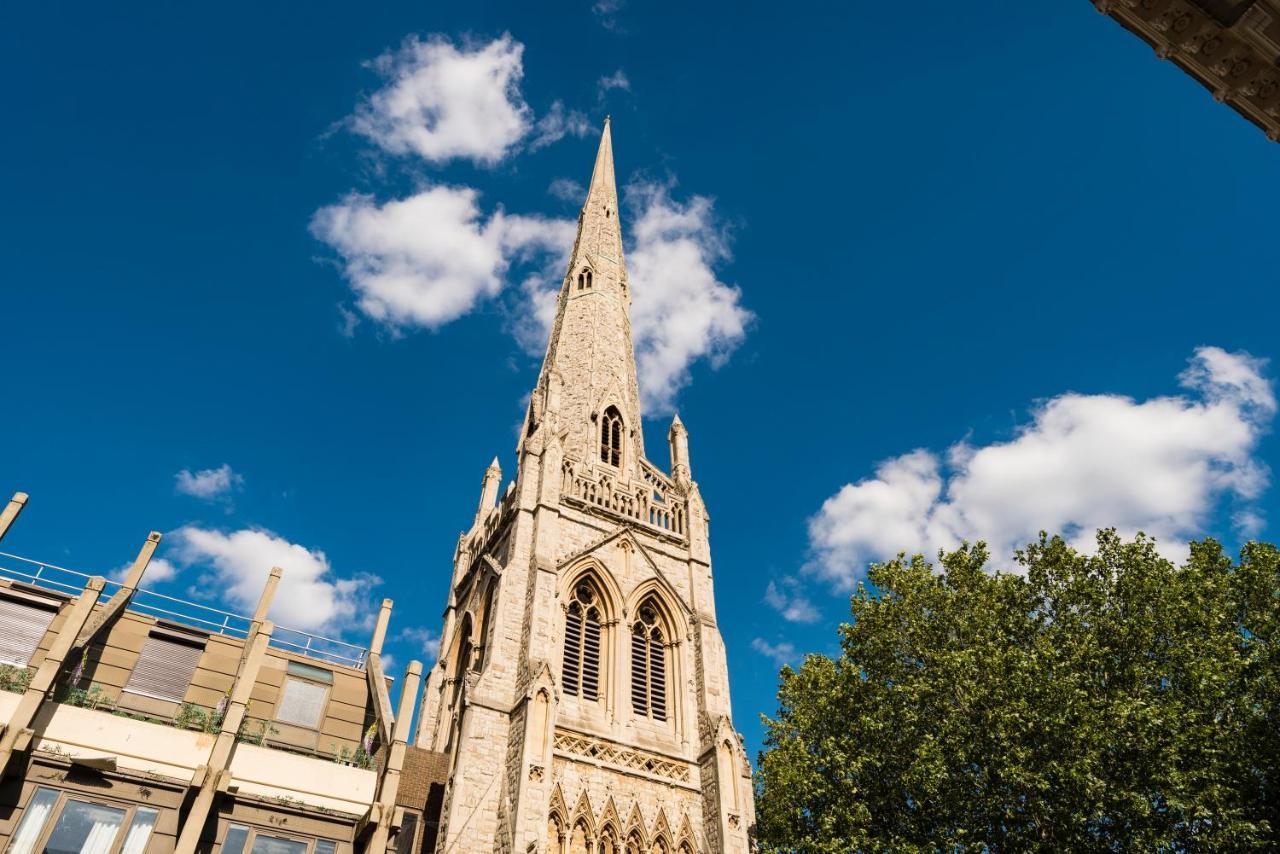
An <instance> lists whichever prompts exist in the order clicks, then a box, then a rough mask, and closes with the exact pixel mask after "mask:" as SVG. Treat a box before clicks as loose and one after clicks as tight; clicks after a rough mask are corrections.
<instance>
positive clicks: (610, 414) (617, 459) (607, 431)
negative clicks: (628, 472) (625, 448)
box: [600, 406, 622, 467]
mask: <svg viewBox="0 0 1280 854" xmlns="http://www.w3.org/2000/svg"><path fill="white" fill-rule="evenodd" d="M600 461H601V462H603V463H608V464H609V465H611V466H614V467H620V466H621V465H622V413H621V412H619V411H618V407H616V406H610V407H609V408H608V409H606V410H605V411H604V417H603V418H601V419H600Z"/></svg>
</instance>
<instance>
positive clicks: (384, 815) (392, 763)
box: [364, 600, 422, 854]
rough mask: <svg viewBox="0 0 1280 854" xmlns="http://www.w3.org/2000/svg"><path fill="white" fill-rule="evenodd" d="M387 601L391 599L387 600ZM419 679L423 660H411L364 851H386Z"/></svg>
mask: <svg viewBox="0 0 1280 854" xmlns="http://www.w3.org/2000/svg"><path fill="white" fill-rule="evenodd" d="M388 601H390V600H388ZM421 678H422V662H420V661H411V662H409V666H408V667H407V668H406V669H405V671H404V685H402V686H401V687H400V708H399V709H397V710H396V726H395V731H394V733H393V734H392V736H391V743H390V744H389V745H388V747H387V764H386V768H385V769H383V772H382V778H381V779H380V780H379V781H378V795H377V797H376V799H375V809H376V811H377V813H378V815H377V823H376V824H374V827H373V834H372V835H371V836H370V837H369V844H368V845H366V846H365V849H364V854H385V852H386V850H387V840H388V838H389V837H390V834H391V822H392V819H393V818H394V817H395V811H396V795H397V794H398V793H399V791H400V773H401V772H402V771H403V770H404V757H405V754H406V753H407V752H408V741H409V721H410V720H412V719H413V704H414V701H415V700H416V699H417V696H418V682H419V680H420V679H421Z"/></svg>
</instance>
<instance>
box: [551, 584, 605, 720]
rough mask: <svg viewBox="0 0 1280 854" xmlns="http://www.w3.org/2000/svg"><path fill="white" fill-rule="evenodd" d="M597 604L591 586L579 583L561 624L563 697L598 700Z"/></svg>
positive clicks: (598, 620)
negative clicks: (562, 633) (562, 624)
mask: <svg viewBox="0 0 1280 854" xmlns="http://www.w3.org/2000/svg"><path fill="white" fill-rule="evenodd" d="M600 622H601V614H600V601H599V595H598V594H597V593H596V591H595V589H594V588H593V587H592V586H591V584H589V583H587V582H586V581H583V582H580V583H579V584H578V585H577V586H576V587H574V589H573V598H572V599H571V600H570V601H569V609H568V612H567V613H566V614H565V621H564V666H563V668H562V671H561V677H560V682H561V684H562V685H563V686H564V691H565V693H566V694H572V695H574V696H576V697H581V698H582V699H584V700H592V701H595V700H597V699H599V698H600Z"/></svg>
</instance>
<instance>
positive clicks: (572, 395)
mask: <svg viewBox="0 0 1280 854" xmlns="http://www.w3.org/2000/svg"><path fill="white" fill-rule="evenodd" d="M534 401H535V403H540V404H541V405H543V406H545V407H546V408H548V409H550V408H552V407H554V408H555V409H556V410H557V421H558V422H559V424H560V425H562V427H563V428H567V429H568V430H569V438H568V440H567V442H566V445H565V453H566V454H568V455H571V456H573V457H576V458H578V459H580V460H583V461H591V462H597V463H598V462H604V463H606V464H611V465H616V467H617V468H619V469H621V473H622V474H624V475H631V474H633V473H635V472H636V471H637V467H638V465H639V459H640V457H643V456H644V442H643V439H642V438H641V430H640V418H641V413H640V391H639V386H638V385H637V382H636V360H635V351H634V349H633V347H632V343H631V292H630V286H629V284H628V282H627V271H626V265H625V262H624V260H623V253H622V227H621V225H620V223H619V222H618V187H617V179H616V178H615V176H614V165H613V136H612V133H611V131H610V121H609V119H607V118H606V119H605V121H604V130H603V131H602V133H601V134H600V147H599V148H598V149H597V151H596V161H595V168H594V169H593V170H592V172H591V185H590V186H589V187H588V188H587V199H586V202H585V204H583V206H582V211H581V213H579V215H578V235H577V238H576V239H575V240H574V244H573V253H572V254H571V256H570V259H569V269H568V270H567V272H566V274H565V278H564V282H563V283H562V284H561V288H560V295H559V298H558V299H557V302H556V317H555V322H554V324H553V326H552V329H551V340H550V341H549V342H548V344H547V355H546V359H545V361H544V362H543V364H542V373H541V375H540V377H539V380H538V389H537V391H536V392H535V394H534ZM610 410H612V412H611V411H610ZM530 415H531V417H532V419H533V422H534V423H537V422H540V421H541V420H542V413H541V412H539V411H537V410H536V407H535V408H534V410H532V411H531V412H530ZM606 418H620V419H621V422H622V429H621V431H620V438H621V441H622V446H621V448H620V449H619V452H618V454H617V455H616V456H617V460H618V462H617V463H616V464H614V463H610V460H608V459H604V457H602V454H601V449H600V444H601V437H602V434H603V431H604V429H605V419H606ZM604 456H610V455H609V454H605V455H604Z"/></svg>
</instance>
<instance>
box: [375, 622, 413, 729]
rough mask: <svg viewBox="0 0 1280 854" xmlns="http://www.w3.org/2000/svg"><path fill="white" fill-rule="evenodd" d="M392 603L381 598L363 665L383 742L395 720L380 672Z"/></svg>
mask: <svg viewBox="0 0 1280 854" xmlns="http://www.w3.org/2000/svg"><path fill="white" fill-rule="evenodd" d="M392 604H394V603H393V602H392V601H391V600H390V599H383V600H382V607H381V608H380V609H379V610H378V622H377V623H375V624H374V627H373V638H372V639H370V641H369V657H368V659H367V660H366V661H365V665H364V672H365V676H366V678H367V679H368V680H369V692H370V693H371V694H372V695H373V709H374V712H375V715H374V717H375V719H376V721H377V725H378V736H379V738H381V739H382V743H383V744H390V743H391V739H392V731H391V725H392V724H393V723H395V720H396V716H395V712H393V711H392V710H391V696H390V695H389V694H388V693H387V680H386V677H384V676H383V674H382V644H383V642H384V641H385V640H386V638H387V625H388V624H389V623H390V622H391V606H392ZM415 684H416V683H415Z"/></svg>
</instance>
